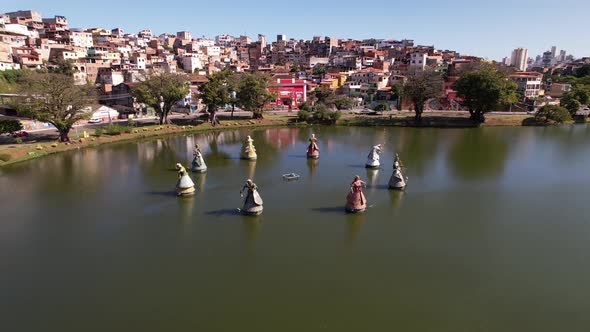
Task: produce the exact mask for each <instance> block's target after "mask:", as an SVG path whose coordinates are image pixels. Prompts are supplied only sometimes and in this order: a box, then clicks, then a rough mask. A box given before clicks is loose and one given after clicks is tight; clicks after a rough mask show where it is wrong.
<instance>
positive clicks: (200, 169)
mask: <svg viewBox="0 0 590 332" xmlns="http://www.w3.org/2000/svg"><path fill="white" fill-rule="evenodd" d="M193 156H194V157H193V162H192V166H191V169H192V170H193V172H195V173H205V172H207V165H206V164H205V160H204V159H203V154H202V153H201V148H200V147H199V144H195V152H193Z"/></svg>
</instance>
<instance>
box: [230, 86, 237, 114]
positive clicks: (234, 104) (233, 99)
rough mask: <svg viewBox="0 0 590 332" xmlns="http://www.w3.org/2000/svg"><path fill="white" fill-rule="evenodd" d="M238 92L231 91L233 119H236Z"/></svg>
mask: <svg viewBox="0 0 590 332" xmlns="http://www.w3.org/2000/svg"><path fill="white" fill-rule="evenodd" d="M237 95H238V94H237V92H235V91H233V90H232V92H231V119H232V120H233V119H234V109H235V107H236V96H237Z"/></svg>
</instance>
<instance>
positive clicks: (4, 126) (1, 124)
mask: <svg viewBox="0 0 590 332" xmlns="http://www.w3.org/2000/svg"><path fill="white" fill-rule="evenodd" d="M22 129H23V125H22V124H21V123H20V121H18V120H15V119H0V135H2V134H12V133H14V132H16V131H19V130H22Z"/></svg>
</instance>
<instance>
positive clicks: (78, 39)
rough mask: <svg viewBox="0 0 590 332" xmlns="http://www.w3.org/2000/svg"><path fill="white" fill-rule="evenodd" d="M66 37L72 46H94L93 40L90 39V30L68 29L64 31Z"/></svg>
mask: <svg viewBox="0 0 590 332" xmlns="http://www.w3.org/2000/svg"><path fill="white" fill-rule="evenodd" d="M66 37H67V40H68V42H69V43H70V45H72V46H77V47H83V48H90V47H92V46H94V40H93V39H92V33H90V32H85V31H77V30H70V31H68V32H67V33H66Z"/></svg>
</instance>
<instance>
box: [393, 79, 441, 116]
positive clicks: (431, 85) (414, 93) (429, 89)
mask: <svg viewBox="0 0 590 332" xmlns="http://www.w3.org/2000/svg"><path fill="white" fill-rule="evenodd" d="M441 92H442V80H441V78H440V76H438V75H437V74H436V73H434V72H431V71H422V72H416V73H415V74H414V75H412V76H410V77H409V78H408V80H407V81H406V83H405V84H404V85H403V87H402V93H403V95H404V97H406V98H408V99H409V100H411V101H412V104H413V105H414V112H415V113H416V116H415V118H416V121H417V122H420V121H422V113H423V112H424V104H425V103H426V101H427V100H428V99H430V98H434V97H436V96H438V95H439V94H441Z"/></svg>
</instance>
